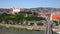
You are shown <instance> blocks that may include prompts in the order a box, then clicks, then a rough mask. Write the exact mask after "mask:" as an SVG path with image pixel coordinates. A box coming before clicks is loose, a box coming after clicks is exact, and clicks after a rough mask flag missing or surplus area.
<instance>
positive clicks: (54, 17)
mask: <svg viewBox="0 0 60 34" xmlns="http://www.w3.org/2000/svg"><path fill="white" fill-rule="evenodd" d="M52 18H53V19H58V20H60V14H54V15H52Z"/></svg>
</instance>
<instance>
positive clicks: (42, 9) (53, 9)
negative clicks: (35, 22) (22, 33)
mask: <svg viewBox="0 0 60 34" xmlns="http://www.w3.org/2000/svg"><path fill="white" fill-rule="evenodd" d="M30 10H36V11H39V10H41V11H44V12H45V11H52V12H54V11H60V8H49V7H48V8H46V7H38V8H30Z"/></svg>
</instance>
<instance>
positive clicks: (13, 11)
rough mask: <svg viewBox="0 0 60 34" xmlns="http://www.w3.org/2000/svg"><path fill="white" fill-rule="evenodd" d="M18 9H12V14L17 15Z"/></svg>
mask: <svg viewBox="0 0 60 34" xmlns="http://www.w3.org/2000/svg"><path fill="white" fill-rule="evenodd" d="M19 12H20V8H12V14H15V13H19Z"/></svg>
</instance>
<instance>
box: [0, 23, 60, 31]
mask: <svg viewBox="0 0 60 34" xmlns="http://www.w3.org/2000/svg"><path fill="white" fill-rule="evenodd" d="M0 26H4V27H7V28H9V27H12V28H19V29H27V28H33V27H34V26H24V25H11V24H1V23H0ZM37 27H39V29H38V30H42V31H45V27H44V26H37ZM37 27H35V28H37ZM30 30H31V29H30ZM35 30H37V29H35ZM53 31H54V32H58V31H60V30H59V29H54V28H53Z"/></svg>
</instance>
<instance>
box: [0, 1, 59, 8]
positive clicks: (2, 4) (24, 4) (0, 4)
mask: <svg viewBox="0 0 60 34" xmlns="http://www.w3.org/2000/svg"><path fill="white" fill-rule="evenodd" d="M13 7H15V8H35V7H53V8H60V0H0V8H13Z"/></svg>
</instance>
